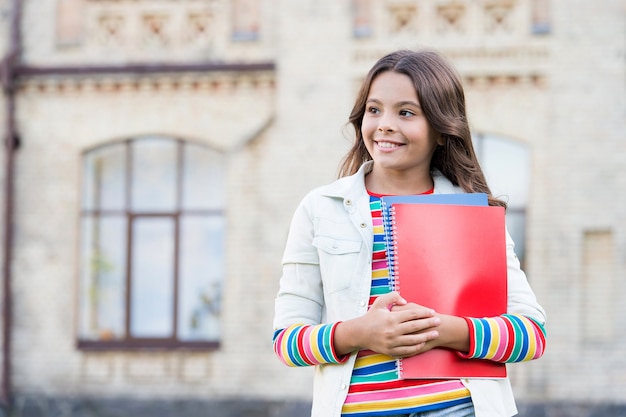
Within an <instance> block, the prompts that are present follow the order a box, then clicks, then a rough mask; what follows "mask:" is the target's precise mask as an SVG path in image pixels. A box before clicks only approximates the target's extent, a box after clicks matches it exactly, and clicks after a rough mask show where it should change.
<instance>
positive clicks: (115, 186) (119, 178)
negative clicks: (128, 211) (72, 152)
mask: <svg viewBox="0 0 626 417" xmlns="http://www.w3.org/2000/svg"><path fill="white" fill-rule="evenodd" d="M84 169H85V179H84V185H83V209H85V210H96V209H99V210H122V209H124V207H125V199H124V196H125V192H126V186H125V183H126V175H125V173H126V146H125V144H119V145H111V146H106V147H103V148H100V149H96V150H94V151H92V152H90V153H89V154H88V155H87V156H85V159H84Z"/></svg>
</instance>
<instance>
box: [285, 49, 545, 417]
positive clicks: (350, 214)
mask: <svg viewBox="0 0 626 417" xmlns="http://www.w3.org/2000/svg"><path fill="white" fill-rule="evenodd" d="M350 122H351V123H352V125H353V126H354V129H355V131H356V138H355V142H354V145H353V146H352V149H350V151H349V152H348V154H347V156H346V158H345V160H344V162H343V165H342V168H341V176H342V178H340V179H339V180H337V181H335V182H334V183H332V184H330V185H327V186H323V187H320V188H318V189H315V190H313V191H312V192H310V193H309V194H308V195H307V196H306V197H305V198H304V199H303V201H302V202H301V203H300V205H299V207H298V208H297V210H296V212H295V214H294V217H293V220H292V223H291V229H290V232H289V237H288V239H287V245H286V249H285V253H284V256H283V275H282V278H281V280H280V289H279V292H278V295H277V297H276V301H275V318H274V330H275V331H274V351H275V353H276V355H277V356H278V357H279V358H280V360H282V361H283V362H284V363H285V364H287V365H289V366H315V367H316V373H315V381H314V393H313V410H312V416H313V417H339V416H343V417H348V416H385V417H387V416H394V417H395V416H410V417H417V416H420V417H422V416H429V417H434V416H437V417H442V416H447V417H450V416H474V415H475V416H477V417H483V416H494V417H503V416H512V415H514V414H516V413H517V410H516V407H515V402H514V399H513V395H512V391H511V387H510V384H509V381H508V379H494V380H490V379H469V380H468V379H464V380H403V379H401V378H400V377H399V375H398V370H397V365H396V362H397V361H396V358H402V357H409V356H412V355H419V354H421V353H424V352H426V351H428V350H430V349H435V348H448V349H454V350H456V351H458V354H459V355H462V356H463V357H466V358H470V359H473V358H479V359H487V360H493V361H498V362H521V361H527V360H532V359H536V358H539V357H540V356H541V355H542V354H543V351H544V348H545V331H544V323H545V313H544V311H543V309H542V308H541V306H540V305H539V304H538V303H537V301H536V298H535V295H534V294H533V292H532V290H531V288H530V286H529V285H528V282H527V280H526V276H525V274H524V273H523V272H522V270H521V269H520V264H519V261H518V260H517V258H516V256H515V253H514V249H513V246H514V245H513V241H512V240H511V237H510V236H509V235H508V233H507V236H506V242H507V243H506V252H507V265H508V267H507V269H508V302H507V313H506V314H504V315H502V316H499V317H487V318H476V317H456V316H450V315H446V314H443V312H441V313H440V312H436V311H433V310H432V309H431V308H429V306H420V305H417V304H414V303H408V302H407V301H405V300H404V299H403V298H402V297H401V296H400V295H399V294H398V293H397V292H392V291H390V289H389V288H390V285H389V284H390V283H389V271H388V269H387V259H386V250H385V244H384V240H383V230H382V226H381V224H382V223H381V213H380V197H381V196H384V195H407V194H428V193H470V192H481V193H487V195H488V196H489V204H490V205H499V206H505V203H504V202H502V201H500V200H498V199H496V198H494V197H493V196H491V193H490V191H489V187H488V186H487V183H486V181H485V178H484V175H483V173H482V171H481V168H480V166H479V164H478V161H477V159H476V155H475V154H474V150H473V147H472V142H471V136H470V130H469V126H468V121H467V117H466V113H465V97H464V93H463V89H462V86H461V83H460V80H459V77H458V75H457V74H456V72H455V71H454V70H453V69H452V67H451V66H450V65H449V64H448V63H447V62H446V61H445V60H444V59H443V58H442V57H441V56H440V55H439V54H437V53H435V52H432V51H421V52H411V51H398V52H394V53H391V54H389V55H387V56H385V57H383V58H381V59H380V60H379V61H378V62H377V63H376V64H375V65H374V66H373V68H372V69H371V70H370V72H369V73H368V75H367V77H366V78H365V81H364V83H363V85H362V87H361V90H360V92H359V94H358V97H357V100H356V103H355V105H354V108H353V110H352V113H351V115H350ZM478 340H480V342H479V343H478V342H477V341H478Z"/></svg>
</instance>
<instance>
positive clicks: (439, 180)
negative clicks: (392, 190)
mask: <svg viewBox="0 0 626 417" xmlns="http://www.w3.org/2000/svg"><path fill="white" fill-rule="evenodd" d="M373 166H374V161H367V162H365V163H364V164H363V165H361V167H360V168H359V170H358V171H357V172H356V173H355V174H353V175H350V176H347V177H343V178H340V179H338V180H337V181H335V182H333V183H331V184H329V185H326V186H324V187H322V194H323V195H326V196H328V197H336V198H344V199H345V198H351V199H356V198H357V197H358V196H362V195H364V194H367V190H366V189H365V176H366V175H367V174H369V173H370V172H371V171H372V168H373ZM432 176H433V182H434V184H435V190H434V194H458V193H462V192H463V190H462V189H461V188H460V187H458V186H455V185H454V184H452V182H450V180H449V179H447V178H446V177H445V176H444V175H443V174H442V173H441V172H440V171H439V170H436V169H435V170H433V172H432Z"/></svg>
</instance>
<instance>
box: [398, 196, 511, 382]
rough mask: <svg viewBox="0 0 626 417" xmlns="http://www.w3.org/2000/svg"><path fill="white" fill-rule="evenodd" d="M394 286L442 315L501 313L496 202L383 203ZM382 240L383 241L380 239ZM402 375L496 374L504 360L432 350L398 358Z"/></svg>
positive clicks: (502, 248) (501, 223) (503, 281)
mask: <svg viewBox="0 0 626 417" xmlns="http://www.w3.org/2000/svg"><path fill="white" fill-rule="evenodd" d="M389 216H390V220H391V224H393V227H392V228H389V231H390V238H391V240H392V241H393V245H391V246H390V254H389V256H390V260H391V265H390V270H391V271H390V273H391V274H392V281H393V282H394V285H395V287H394V289H395V290H397V291H398V292H399V293H400V294H401V295H402V297H403V298H405V299H406V300H407V301H409V302H414V303H417V304H420V305H424V306H426V307H430V308H433V309H434V310H435V311H437V312H439V313H442V314H451V315H456V316H466V317H476V318H481V317H490V316H499V315H501V314H504V313H505V312H506V304H507V265H506V242H505V220H504V208H502V207H491V206H465V205H447V204H401V203H394V204H393V205H392V206H391V208H390V209H389ZM388 246H389V245H388ZM400 370H401V374H402V377H403V378H406V379H411V378H428V379H438V378H503V377H505V376H506V367H505V365H504V364H501V363H496V362H493V361H488V360H479V359H464V358H461V357H460V356H459V355H458V354H457V353H456V352H454V351H452V350H448V349H433V350H431V351H428V352H426V353H423V354H420V355H417V356H413V357H410V358H405V359H401V360H400Z"/></svg>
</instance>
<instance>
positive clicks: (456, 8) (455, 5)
mask: <svg viewBox="0 0 626 417" xmlns="http://www.w3.org/2000/svg"><path fill="white" fill-rule="evenodd" d="M466 14H467V9H466V6H465V4H463V3H461V2H459V1H451V2H448V3H444V4H440V5H438V6H437V32H438V33H440V34H449V33H463V32H464V31H465V16H466Z"/></svg>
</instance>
